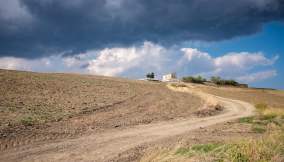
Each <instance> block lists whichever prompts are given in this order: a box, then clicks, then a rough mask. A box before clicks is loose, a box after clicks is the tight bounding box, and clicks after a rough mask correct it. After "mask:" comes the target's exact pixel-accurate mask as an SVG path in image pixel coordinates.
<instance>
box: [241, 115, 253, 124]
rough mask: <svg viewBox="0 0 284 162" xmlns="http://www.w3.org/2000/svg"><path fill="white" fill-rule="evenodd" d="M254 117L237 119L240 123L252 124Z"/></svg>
mask: <svg viewBox="0 0 284 162" xmlns="http://www.w3.org/2000/svg"><path fill="white" fill-rule="evenodd" d="M253 120H254V117H252V116H251V117H243V118H240V119H239V122H240V123H253Z"/></svg>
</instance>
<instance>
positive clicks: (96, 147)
mask: <svg viewBox="0 0 284 162" xmlns="http://www.w3.org/2000/svg"><path fill="white" fill-rule="evenodd" d="M176 91H182V92H187V93H188V95H190V92H191V91H190V90H189V89H181V90H179V89H177V90H176ZM199 94H200V95H201V96H204V97H206V98H208V97H210V98H211V99H212V100H213V99H214V98H215V100H216V102H217V103H219V104H221V105H222V106H223V107H224V109H225V110H224V111H223V113H221V114H219V115H216V116H210V117H204V118H188V119H183V120H172V121H167V122H159V123H155V124H146V125H140V126H134V127H127V128H124V129H108V130H107V131H104V132H101V133H97V132H93V133H92V134H90V135H84V136H81V137H79V138H75V139H69V140H68V139H64V140H60V141H53V142H49V143H47V142H45V141H44V142H41V143H36V144H29V145H26V146H22V147H17V148H15V149H9V150H5V151H3V152H2V153H0V155H1V156H0V160H1V159H2V160H4V159H5V160H6V161H29V162H30V161H112V159H119V158H117V156H119V154H121V153H123V152H124V151H128V150H131V149H132V148H137V147H139V146H142V147H143V146H144V145H145V144H151V143H155V142H156V141H158V140H162V139H165V138H170V137H175V136H177V135H181V134H184V133H186V132H189V131H192V130H196V129H199V128H204V127H208V126H212V125H214V124H217V123H222V122H225V121H228V120H233V119H237V118H240V117H246V116H250V115H252V114H253V110H254V108H253V106H252V105H250V104H248V103H245V102H242V101H237V100H230V99H226V98H221V97H214V96H212V95H206V94H205V93H203V94H202V93H200V92H199Z"/></svg>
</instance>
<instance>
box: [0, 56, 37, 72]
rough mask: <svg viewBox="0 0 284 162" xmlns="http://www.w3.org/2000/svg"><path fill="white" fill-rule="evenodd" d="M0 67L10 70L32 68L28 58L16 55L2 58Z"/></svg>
mask: <svg viewBox="0 0 284 162" xmlns="http://www.w3.org/2000/svg"><path fill="white" fill-rule="evenodd" d="M0 68H1V69H9V70H31V66H30V64H29V61H28V60H26V59H22V58H15V57H3V58H1V59H0Z"/></svg>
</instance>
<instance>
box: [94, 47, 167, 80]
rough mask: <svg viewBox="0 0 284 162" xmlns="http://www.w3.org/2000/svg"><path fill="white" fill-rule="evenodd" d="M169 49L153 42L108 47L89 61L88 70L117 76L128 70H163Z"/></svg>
mask: <svg viewBox="0 0 284 162" xmlns="http://www.w3.org/2000/svg"><path fill="white" fill-rule="evenodd" d="M166 52H167V50H166V49H165V48H163V47H162V46H159V45H155V44H153V43H151V42H145V43H144V44H143V45H142V46H141V47H130V48H111V49H109V48H107V49H103V50H101V51H99V52H98V56H97V58H96V59H93V60H91V61H89V66H88V70H89V72H90V73H92V74H101V75H108V76H115V75H119V74H122V73H124V72H126V71H127V70H130V69H133V68H137V69H140V70H141V69H144V70H147V69H154V70H161V69H162V65H163V63H164V62H165V58H164V56H165V54H166Z"/></svg>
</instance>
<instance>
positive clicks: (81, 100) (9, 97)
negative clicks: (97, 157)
mask: <svg viewBox="0 0 284 162" xmlns="http://www.w3.org/2000/svg"><path fill="white" fill-rule="evenodd" d="M0 83H1V84H0V146H1V147H0V149H2V150H7V149H11V148H16V147H19V146H22V145H27V144H31V143H38V142H41V141H56V140H60V139H68V138H75V137H78V136H82V135H83V134H90V133H94V132H96V133H98V132H104V131H106V130H108V129H113V128H114V129H123V128H126V127H131V126H135V125H140V124H149V123H155V122H159V121H168V120H174V119H178V118H185V117H188V116H191V115H192V114H193V112H195V111H196V110H197V109H198V108H199V107H200V106H201V104H202V101H201V100H200V99H199V98H198V97H195V96H193V95H189V94H186V93H178V92H173V91H171V90H169V89H168V88H167V87H166V86H165V84H162V83H152V82H145V81H131V80H126V79H120V78H109V77H100V76H89V75H77V74H42V73H30V72H18V71H7V70H0Z"/></svg>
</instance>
